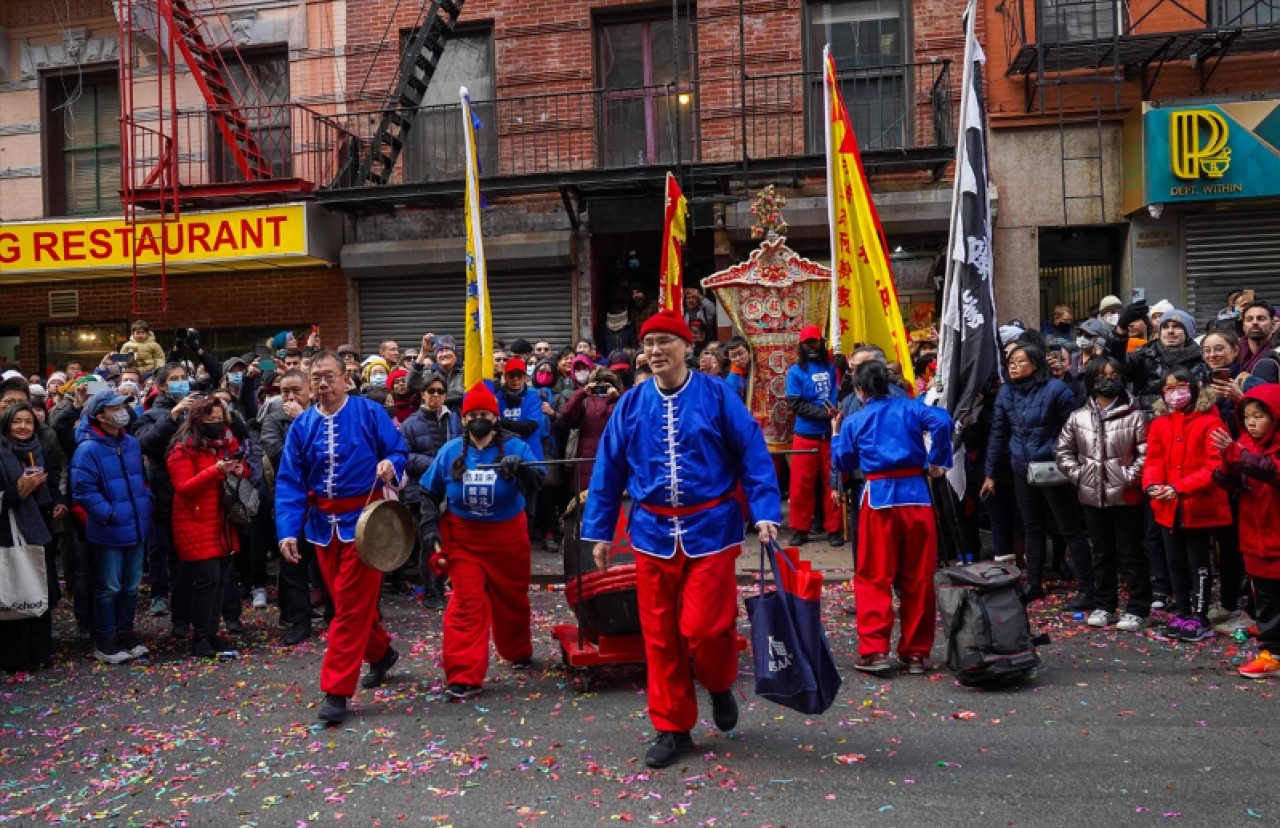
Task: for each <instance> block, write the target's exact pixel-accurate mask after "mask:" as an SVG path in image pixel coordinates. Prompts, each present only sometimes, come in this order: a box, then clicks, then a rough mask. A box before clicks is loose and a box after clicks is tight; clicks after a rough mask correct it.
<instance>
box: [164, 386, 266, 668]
mask: <svg viewBox="0 0 1280 828" xmlns="http://www.w3.org/2000/svg"><path fill="white" fill-rule="evenodd" d="M228 419H229V418H228V417H227V409H226V406H225V405H224V404H223V402H222V401H221V400H219V399H217V398H216V397H213V398H210V399H207V400H201V401H200V402H197V403H194V404H192V406H191V407H190V408H189V409H188V411H187V419H186V421H185V422H184V423H183V424H182V425H181V426H180V427H179V428H178V433H177V434H175V435H174V437H173V443H172V444H171V445H170V447H169V455H168V459H167V464H168V466H169V476H170V477H171V478H172V479H173V492H174V495H173V542H174V546H175V547H177V551H178V560H179V562H180V565H181V566H182V567H183V568H184V569H185V570H186V576H187V577H188V578H189V579H190V584H191V593H190V594H191V607H190V615H189V617H190V618H191V624H192V626H193V627H194V628H195V638H194V639H193V640H192V643H191V654H192V655H193V656H195V657H197V658H210V657H214V656H221V657H232V658H234V657H235V651H234V650H233V649H232V648H231V646H230V644H228V643H227V642H226V641H225V640H224V639H222V638H220V637H219V636H218V635H217V633H218V624H219V620H220V615H221V613H220V610H221V607H222V597H223V591H224V590H225V589H234V588H235V568H234V567H233V566H232V559H231V556H232V555H233V554H234V553H235V552H237V551H238V549H239V541H238V533H237V532H236V531H235V529H234V528H233V527H232V526H231V524H230V523H228V522H227V510H226V507H225V506H224V505H223V503H222V490H223V481H225V480H226V479H227V477H229V476H236V477H240V476H243V475H245V474H247V473H248V472H247V469H246V467H245V464H244V459H243V458H242V457H241V456H240V455H239V454H238V453H237V452H238V450H239V445H238V443H237V442H236V438H235V437H233V436H232V435H231V431H230V429H229V428H228Z"/></svg>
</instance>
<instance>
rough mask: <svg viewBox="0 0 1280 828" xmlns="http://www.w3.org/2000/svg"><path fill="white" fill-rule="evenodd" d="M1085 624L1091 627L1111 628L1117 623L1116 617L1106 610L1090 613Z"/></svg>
mask: <svg viewBox="0 0 1280 828" xmlns="http://www.w3.org/2000/svg"><path fill="white" fill-rule="evenodd" d="M1085 623H1086V624H1088V625H1089V626H1090V627H1110V626H1111V625H1112V624H1114V623H1116V617H1115V615H1113V614H1112V613H1109V612H1107V611H1106V610H1094V611H1093V612H1091V613H1089V620H1088V621H1086V622H1085Z"/></svg>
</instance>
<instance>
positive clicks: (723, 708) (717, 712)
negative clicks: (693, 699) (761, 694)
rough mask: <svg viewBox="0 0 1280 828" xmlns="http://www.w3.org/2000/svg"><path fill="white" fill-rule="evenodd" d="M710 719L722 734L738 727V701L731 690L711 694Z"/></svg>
mask: <svg viewBox="0 0 1280 828" xmlns="http://www.w3.org/2000/svg"><path fill="white" fill-rule="evenodd" d="M711 718H712V719H713V720H714V721H715V723H716V727H718V728H719V729H720V731H721V732H722V733H728V732H729V731H731V730H733V729H734V728H735V727H737V726H738V700H737V699H735V698H734V697H733V691H732V690H726V691H724V692H723V693H712V694H711Z"/></svg>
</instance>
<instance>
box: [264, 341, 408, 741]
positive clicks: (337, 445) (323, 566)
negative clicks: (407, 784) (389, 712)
mask: <svg viewBox="0 0 1280 828" xmlns="http://www.w3.org/2000/svg"><path fill="white" fill-rule="evenodd" d="M311 390H312V393H313V394H314V395H315V400H316V404H315V405H314V406H312V407H310V408H308V409H306V410H304V411H303V412H302V413H301V414H299V415H298V418H297V419H296V420H294V422H293V424H292V425H291V426H289V435H288V437H287V438H286V439H285V446H284V453H283V454H282V455H281V457H280V467H279V470H278V471H277V472H276V497H275V507H276V513H275V517H276V537H278V538H279V539H280V540H279V543H280V555H281V557H283V558H284V559H285V560H286V561H288V562H290V563H295V564H296V563H299V562H300V561H301V560H302V557H301V554H300V553H299V549H298V546H299V538H305V539H306V540H308V541H310V542H311V543H313V544H315V547H316V552H317V558H318V559H319V562H320V572H321V575H322V576H323V577H324V582H325V586H326V587H327V588H328V590H329V594H330V595H331V596H332V597H333V603H334V610H335V615H334V618H333V623H332V624H330V625H329V645H328V647H327V648H326V650H325V655H324V663H323V665H322V667H321V670H320V689H321V691H322V692H323V693H324V694H325V700H324V704H322V705H321V706H320V710H319V713H318V715H319V718H320V720H321V721H323V722H324V723H325V724H326V725H338V724H341V723H342V722H343V721H344V720H345V719H346V717H347V702H348V700H349V699H350V698H351V697H352V696H353V695H355V691H356V684H357V682H359V683H360V684H361V686H362V687H364V688H366V689H373V688H375V687H380V686H382V684H384V683H385V682H386V680H387V673H388V671H390V670H391V668H392V667H393V666H394V665H395V663H396V661H398V660H399V658H400V654H399V653H398V652H396V650H395V648H393V647H392V646H391V636H389V635H388V634H387V631H386V630H385V629H383V627H382V621H381V619H380V617H379V614H378V596H379V594H380V592H381V587H382V573H381V572H379V571H378V570H376V569H374V568H372V567H370V566H368V565H366V564H365V563H364V562H363V561H361V560H360V556H359V555H358V554H357V552H356V545H355V540H356V524H357V523H358V522H359V520H360V515H361V513H362V512H363V510H364V507H365V505H366V504H367V503H369V501H370V500H371V499H374V498H378V497H381V496H382V491H383V488H384V487H387V486H392V487H396V488H399V487H401V486H402V485H403V484H402V481H403V475H404V468H405V462H406V461H407V459H408V450H407V448H406V447H405V444H404V439H403V438H402V437H401V436H400V432H399V431H397V430H396V427H395V425H394V424H393V423H392V422H391V419H390V418H389V417H387V416H386V414H385V413H384V411H383V410H382V408H381V407H380V406H378V405H376V404H375V403H373V402H370V401H369V400H367V399H365V398H364V397H360V396H350V395H348V394H347V393H346V378H345V372H344V371H343V368H342V360H341V359H340V358H339V357H338V355H337V354H335V353H333V352H332V351H324V350H321V351H317V352H316V353H315V354H314V355H313V356H312V359H311ZM362 661H364V662H368V664H369V673H368V675H366V676H365V678H364V680H363V681H362V682H361V681H360V663H361V662H362Z"/></svg>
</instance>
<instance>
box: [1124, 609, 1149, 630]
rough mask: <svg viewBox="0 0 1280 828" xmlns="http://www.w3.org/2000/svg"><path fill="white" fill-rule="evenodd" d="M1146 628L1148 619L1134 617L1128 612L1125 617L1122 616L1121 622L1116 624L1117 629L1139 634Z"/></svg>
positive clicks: (1138, 616)
mask: <svg viewBox="0 0 1280 828" xmlns="http://www.w3.org/2000/svg"><path fill="white" fill-rule="evenodd" d="M1145 626H1147V619H1145V618H1143V617H1142V616H1140V615H1134V614H1133V613H1131V612H1126V613H1125V614H1124V615H1122V616H1120V620H1119V621H1117V622H1116V629H1117V630H1124V631H1125V632H1138V631H1139V630H1141V629H1142V628H1143V627H1145Z"/></svg>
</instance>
